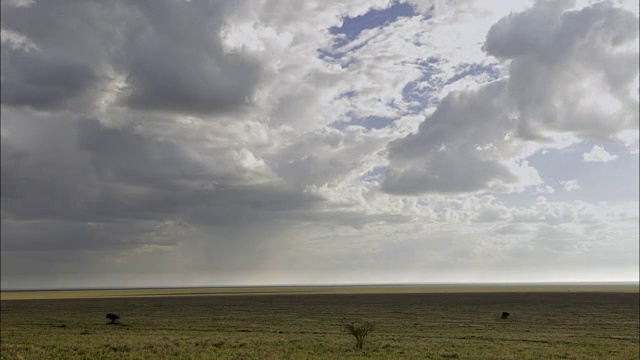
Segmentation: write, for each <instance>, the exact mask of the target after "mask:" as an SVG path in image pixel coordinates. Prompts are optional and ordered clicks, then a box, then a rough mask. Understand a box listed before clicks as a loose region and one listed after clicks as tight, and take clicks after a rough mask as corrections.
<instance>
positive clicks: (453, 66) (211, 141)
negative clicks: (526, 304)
mask: <svg viewBox="0 0 640 360" xmlns="http://www.w3.org/2000/svg"><path fill="white" fill-rule="evenodd" d="M1 16H2V21H1V26H2V30H1V35H2V36H1V39H2V55H1V56H2V58H1V60H2V61H1V74H2V75H1V85H2V87H1V90H2V93H1V102H2V106H1V119H2V121H1V145H2V148H1V150H2V151H1V165H2V171H1V190H2V191H1V193H2V209H1V216H2V217H1V219H2V224H1V259H0V260H1V262H0V264H1V269H0V270H1V287H2V289H45V288H85V287H93V288H100V287H154V286H167V287H169V286H235V285H284V284H307V285H318V284H369V283H472V282H491V283H496V282H572V281H594V282H595V281H598V282H600V281H638V279H639V255H638V253H639V215H638V212H639V211H638V208H639V193H638V185H639V176H638V168H639V160H638V153H639V150H638V137H639V136H638V125H639V124H638V123H639V120H638V118H639V104H638V92H639V89H638V87H639V86H638V65H639V51H638V32H639V31H638V28H639V25H638V3H637V1H622V0H611V1H600V2H598V1H587V0H585V1H564V0H549V1H530V0H514V1H501V0H465V1H459V0H453V1H444V0H406V1H392V0H373V1H371V0H367V1H355V0H354V1H342V0H308V1H297V0H212V1H199V0H192V1H183V0H162V1H160V0H159V1H128V0H126V1H125V0H116V1H108V2H105V1H81V2H78V1H72V0H55V1H37V0H36V1H33V0H7V1H5V0H2V8H1Z"/></svg>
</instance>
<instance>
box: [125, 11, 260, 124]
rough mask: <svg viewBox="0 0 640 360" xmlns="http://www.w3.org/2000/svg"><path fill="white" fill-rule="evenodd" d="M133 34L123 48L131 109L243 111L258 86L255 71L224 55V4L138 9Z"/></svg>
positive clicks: (243, 60)
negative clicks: (241, 108)
mask: <svg viewBox="0 0 640 360" xmlns="http://www.w3.org/2000/svg"><path fill="white" fill-rule="evenodd" d="M137 5H138V6H137V12H138V13H139V17H138V18H137V19H136V25H135V31H132V32H131V33H130V37H129V38H128V39H127V41H126V44H125V46H124V50H125V53H126V54H125V58H124V60H123V64H124V68H125V71H126V76H127V82H128V88H127V89H126V90H125V94H126V95H125V96H124V97H123V98H122V101H123V102H124V103H125V104H127V105H129V106H131V107H134V108H140V109H151V110H169V111H178V112H188V113H192V112H196V113H212V112H213V113H215V112H222V111H228V110H232V109H235V108H238V107H242V106H243V105H244V104H246V103H247V102H248V101H249V100H250V98H251V97H252V95H253V92H254V90H255V86H256V84H257V82H258V81H259V80H260V66H259V63H258V62H257V61H255V60H252V59H250V58H248V57H247V56H243V55H242V54H239V53H238V54H225V53H224V50H223V47H222V42H221V39H220V30H221V27H222V25H223V24H224V22H223V15H224V12H225V6H226V5H225V2H219V1H192V2H185V1H179V2H178V1H170V2H153V6H151V5H152V4H151V3H144V2H143V3H138V4H137Z"/></svg>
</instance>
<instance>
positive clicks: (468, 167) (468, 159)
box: [383, 81, 515, 194]
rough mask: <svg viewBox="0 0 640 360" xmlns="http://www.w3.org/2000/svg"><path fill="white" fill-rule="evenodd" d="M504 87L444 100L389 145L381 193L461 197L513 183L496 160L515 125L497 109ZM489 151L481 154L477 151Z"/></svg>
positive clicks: (491, 86)
mask: <svg viewBox="0 0 640 360" xmlns="http://www.w3.org/2000/svg"><path fill="white" fill-rule="evenodd" d="M505 85H506V84H505V82H504V81H500V82H494V83H491V84H489V85H487V86H485V87H483V88H481V89H479V90H478V91H477V92H458V93H453V94H450V95H448V96H447V97H445V98H444V99H443V100H442V102H441V103H440V105H439V106H438V109H437V110H436V112H435V113H434V114H433V115H432V116H431V117H430V118H429V119H428V120H426V121H424V122H423V123H421V124H420V128H419V130H418V132H417V133H416V134H411V135H408V136H407V137H405V138H402V139H399V140H395V141H393V142H391V143H390V145H389V160H390V164H391V167H390V169H389V170H388V171H387V172H386V174H385V180H384V182H383V190H384V191H386V192H389V193H394V194H412V193H423V192H465V191H475V190H479V189H482V188H484V187H487V186H488V185H489V183H490V182H491V181H493V180H495V179H502V180H505V181H512V180H515V179H514V177H513V176H512V175H511V174H510V173H509V171H508V169H506V168H505V166H504V165H502V164H501V162H500V159H499V158H496V157H495V155H496V153H495V150H493V147H496V148H498V149H501V150H503V148H504V147H505V144H506V142H505V140H504V138H505V135H507V133H508V132H509V130H510V128H511V127H512V122H513V120H512V119H510V118H509V116H508V113H507V112H506V111H504V109H503V108H502V107H501V104H500V102H501V101H502V97H503V92H504V87H505ZM487 145H490V146H491V148H488V149H487V150H484V151H479V150H478V147H484V146H487Z"/></svg>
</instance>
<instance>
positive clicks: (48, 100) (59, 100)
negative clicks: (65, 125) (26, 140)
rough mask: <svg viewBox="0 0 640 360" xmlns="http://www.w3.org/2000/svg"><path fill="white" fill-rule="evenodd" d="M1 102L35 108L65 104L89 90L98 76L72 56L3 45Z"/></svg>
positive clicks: (56, 106) (48, 107) (94, 84)
mask: <svg viewBox="0 0 640 360" xmlns="http://www.w3.org/2000/svg"><path fill="white" fill-rule="evenodd" d="M2 74H3V76H2V91H1V93H2V104H5V105H11V106H30V107H33V108H35V109H56V108H60V107H63V106H64V105H65V104H66V102H67V101H68V100H70V99H73V98H76V97H78V96H80V95H82V94H83V93H86V92H87V91H88V90H90V89H91V88H92V87H95V86H96V85H97V83H98V80H99V77H98V76H97V75H96V74H95V73H94V71H93V70H92V69H91V68H90V67H89V66H86V65H84V64H81V63H77V62H75V61H74V60H73V59H69V58H53V57H48V56H46V55H44V54H42V53H41V52H40V51H37V50H33V51H28V52H25V51H23V50H20V49H17V50H12V49H7V47H6V46H4V45H3V46H2Z"/></svg>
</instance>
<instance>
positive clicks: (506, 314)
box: [500, 311, 511, 319]
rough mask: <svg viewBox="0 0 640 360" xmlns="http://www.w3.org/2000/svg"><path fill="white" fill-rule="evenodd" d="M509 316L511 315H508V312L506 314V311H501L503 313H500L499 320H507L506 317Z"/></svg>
mask: <svg viewBox="0 0 640 360" xmlns="http://www.w3.org/2000/svg"><path fill="white" fill-rule="evenodd" d="M509 315H511V314H509V313H508V312H506V311H503V312H502V316H500V319H506V318H508V317H509Z"/></svg>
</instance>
